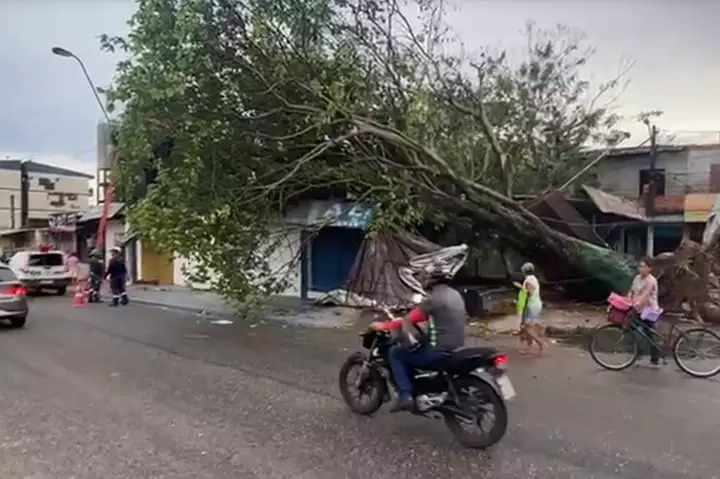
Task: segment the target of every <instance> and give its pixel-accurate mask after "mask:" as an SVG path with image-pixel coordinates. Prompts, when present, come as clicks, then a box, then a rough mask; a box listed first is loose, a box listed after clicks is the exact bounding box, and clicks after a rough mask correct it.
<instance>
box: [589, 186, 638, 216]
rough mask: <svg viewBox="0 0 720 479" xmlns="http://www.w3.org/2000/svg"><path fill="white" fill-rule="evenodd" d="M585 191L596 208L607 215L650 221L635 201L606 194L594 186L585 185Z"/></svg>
mask: <svg viewBox="0 0 720 479" xmlns="http://www.w3.org/2000/svg"><path fill="white" fill-rule="evenodd" d="M583 190H585V193H587V195H588V196H589V197H590V199H591V200H592V202H593V203H595V206H597V208H598V209H599V210H600V211H601V212H603V213H605V214H612V215H618V216H624V217H625V218H630V219H633V220H638V221H647V220H648V218H647V215H646V214H645V208H644V207H643V206H642V205H640V204H638V203H636V202H634V201H630V200H626V199H624V198H620V197H618V196H615V195H611V194H610V193H605V192H604V191H602V190H599V189H597V188H593V187H592V186H586V185H583Z"/></svg>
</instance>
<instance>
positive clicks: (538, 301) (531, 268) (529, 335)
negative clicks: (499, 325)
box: [520, 263, 545, 354]
mask: <svg viewBox="0 0 720 479" xmlns="http://www.w3.org/2000/svg"><path fill="white" fill-rule="evenodd" d="M520 271H522V273H523V275H524V276H525V279H524V280H523V283H522V285H520V287H521V288H522V289H523V291H525V293H526V294H527V304H526V306H525V308H524V311H523V314H522V318H521V323H520V329H521V332H522V335H521V341H522V338H523V336H524V339H525V340H526V341H527V345H528V347H527V349H525V350H521V351H520V352H521V353H523V354H524V353H529V352H530V350H531V349H532V344H533V343H537V345H538V348H539V350H538V354H542V352H543V348H544V347H545V340H544V339H543V330H544V328H543V327H542V324H540V313H541V312H542V298H541V296H540V281H538V279H537V276H535V265H533V264H532V263H525V264H524V265H522V268H520Z"/></svg>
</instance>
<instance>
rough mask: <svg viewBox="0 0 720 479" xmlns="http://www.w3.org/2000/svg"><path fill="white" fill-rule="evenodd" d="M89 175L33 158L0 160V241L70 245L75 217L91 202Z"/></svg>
mask: <svg viewBox="0 0 720 479" xmlns="http://www.w3.org/2000/svg"><path fill="white" fill-rule="evenodd" d="M92 178H93V177H92V175H88V174H86V173H82V172H78V171H73V170H68V169H66V168H60V167H56V166H52V165H47V164H44V163H39V162H36V161H23V160H0V232H1V233H0V244H1V245H2V247H3V248H5V249H15V248H20V247H24V246H28V245H31V244H39V243H50V244H53V245H55V246H56V247H58V248H61V249H67V250H69V249H73V248H74V245H75V242H76V239H75V220H76V219H77V216H78V214H79V213H81V212H82V211H84V210H86V209H87V208H88V206H89V204H90V196H91V194H92V193H91V190H90V185H89V181H90V180H91V179H92Z"/></svg>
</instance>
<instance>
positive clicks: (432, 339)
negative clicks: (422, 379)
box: [371, 245, 468, 412]
mask: <svg viewBox="0 0 720 479" xmlns="http://www.w3.org/2000/svg"><path fill="white" fill-rule="evenodd" d="M462 246H463V248H464V249H461V250H460V253H461V255H462V257H461V258H460V262H457V258H456V262H455V263H454V265H450V266H449V265H448V264H447V263H444V264H443V263H435V264H431V265H425V266H424V267H423V270H422V273H424V274H422V276H423V279H424V283H425V288H424V289H425V290H426V292H427V295H426V297H425V299H424V300H423V301H422V302H421V303H420V304H419V305H418V306H416V307H415V308H414V309H412V310H411V311H410V313H409V314H407V315H406V316H405V317H403V318H399V319H395V320H394V321H390V322H387V323H373V324H372V325H371V327H372V328H374V329H376V330H385V331H392V330H396V329H400V328H402V332H403V334H405V335H406V338H407V339H408V341H409V343H410V345H408V344H407V342H408V341H406V344H395V345H394V346H392V347H391V349H390V367H391V368H392V372H393V375H394V376H395V381H396V383H397V392H398V398H397V401H396V402H395V403H394V404H393V405H392V406H391V408H390V412H398V411H411V410H414V408H415V401H414V399H413V390H412V386H413V385H412V377H413V370H414V369H415V368H426V367H428V366H430V365H431V364H432V363H435V362H436V361H438V360H440V359H442V358H443V357H445V356H447V355H449V354H450V353H451V352H452V351H453V350H455V349H457V348H460V347H462V346H464V345H465V324H466V323H467V317H468V315H467V310H466V308H465V300H464V299H463V297H462V295H461V294H460V292H459V291H457V290H456V289H454V288H453V287H452V286H450V284H449V283H450V281H451V280H452V278H453V277H454V276H455V273H456V272H457V271H458V270H459V269H460V267H461V266H462V264H464V262H465V259H466V258H467V246H465V245H462ZM411 267H412V264H411ZM425 322H427V332H426V333H425V334H424V335H423V337H422V338H419V339H415V338H414V336H415V335H417V334H418V331H417V329H416V328H415V325H417V324H420V323H425Z"/></svg>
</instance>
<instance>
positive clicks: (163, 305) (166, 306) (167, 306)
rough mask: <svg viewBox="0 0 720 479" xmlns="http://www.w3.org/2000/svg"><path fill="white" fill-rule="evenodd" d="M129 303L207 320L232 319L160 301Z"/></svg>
mask: <svg viewBox="0 0 720 479" xmlns="http://www.w3.org/2000/svg"><path fill="white" fill-rule="evenodd" d="M130 303H132V304H138V305H140V306H149V307H152V308H158V309H167V310H170V311H177V312H181V313H189V314H194V315H196V316H202V317H204V318H207V319H208V320H214V319H232V318H233V314H230V313H227V312H224V311H208V310H206V309H202V308H193V307H192V306H182V305H178V304H168V303H164V302H161V301H153V300H149V299H142V298H130Z"/></svg>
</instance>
